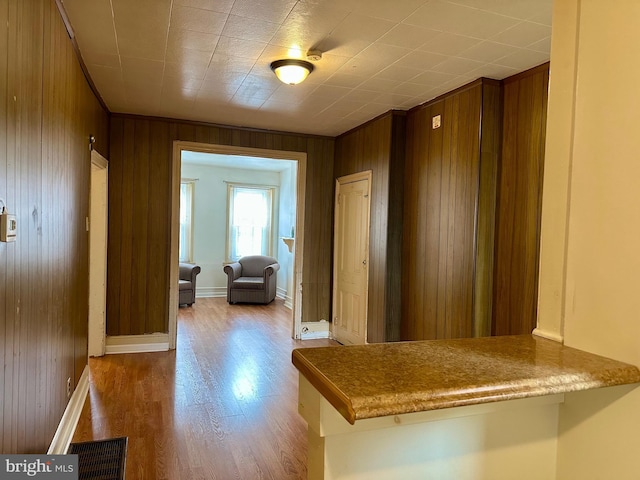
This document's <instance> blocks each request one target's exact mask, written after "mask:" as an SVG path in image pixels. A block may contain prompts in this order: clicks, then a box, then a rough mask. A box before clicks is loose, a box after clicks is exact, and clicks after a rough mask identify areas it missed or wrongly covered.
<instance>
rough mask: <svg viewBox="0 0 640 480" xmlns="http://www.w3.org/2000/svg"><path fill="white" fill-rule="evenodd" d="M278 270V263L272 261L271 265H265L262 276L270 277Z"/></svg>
mask: <svg viewBox="0 0 640 480" xmlns="http://www.w3.org/2000/svg"><path fill="white" fill-rule="evenodd" d="M278 270H280V264H279V263H272V264H271V265H267V266H266V267H264V277H265V278H267V277H270V276H271V275H273V274H274V273H275V272H277V271H278Z"/></svg>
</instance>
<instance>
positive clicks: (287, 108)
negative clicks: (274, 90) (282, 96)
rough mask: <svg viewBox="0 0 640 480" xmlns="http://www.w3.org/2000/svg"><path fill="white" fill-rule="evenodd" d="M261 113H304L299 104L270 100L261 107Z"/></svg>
mask: <svg viewBox="0 0 640 480" xmlns="http://www.w3.org/2000/svg"><path fill="white" fill-rule="evenodd" d="M260 110H261V111H265V112H274V113H295V112H300V111H302V108H301V107H300V104H299V103H287V102H279V101H277V100H274V99H273V98H269V99H268V100H267V101H265V102H264V103H263V104H262V105H261V106H260Z"/></svg>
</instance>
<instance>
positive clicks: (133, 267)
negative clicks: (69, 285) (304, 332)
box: [107, 115, 334, 335]
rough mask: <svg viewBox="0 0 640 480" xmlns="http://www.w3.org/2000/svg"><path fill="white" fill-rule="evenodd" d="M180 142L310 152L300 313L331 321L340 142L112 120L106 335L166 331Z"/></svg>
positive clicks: (183, 123)
mask: <svg viewBox="0 0 640 480" xmlns="http://www.w3.org/2000/svg"><path fill="white" fill-rule="evenodd" d="M175 140H182V141H190V142H201V143H209V144H217V145H233V146H239V147H252V148H265V149H272V150H286V151H295V152H306V153H307V184H306V204H305V231H304V234H305V237H304V238H305V242H304V252H303V262H304V273H303V280H302V284H303V285H302V288H303V302H302V316H303V321H317V320H320V319H322V318H324V319H326V320H328V319H329V315H330V301H331V300H330V298H331V297H330V295H331V234H332V191H333V184H332V181H333V154H334V139H332V138H326V137H314V136H305V135H298V134H286V133H277V132H268V131H257V130H249V129H241V128H232V127H224V126H216V125H207V124H200V123H195V122H186V121H174V120H167V119H157V118H146V117H137V116H126V115H112V120H111V158H110V162H109V163H110V165H109V239H108V252H107V255H108V260H107V262H108V263H107V269H108V271H107V334H108V335H139V334H145V333H153V332H167V331H168V323H167V319H168V311H169V310H168V309H169V295H168V292H169V282H170V279H169V235H170V211H171V208H170V207H171V190H170V186H171V182H172V181H173V179H172V178H171V166H172V155H173V142H174V141H175ZM220 268H222V266H220Z"/></svg>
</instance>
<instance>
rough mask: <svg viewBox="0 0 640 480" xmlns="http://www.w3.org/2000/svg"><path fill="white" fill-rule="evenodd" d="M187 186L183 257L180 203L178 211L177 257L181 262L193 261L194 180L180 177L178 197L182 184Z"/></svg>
mask: <svg viewBox="0 0 640 480" xmlns="http://www.w3.org/2000/svg"><path fill="white" fill-rule="evenodd" d="M183 185H186V186H187V195H188V205H187V212H186V217H187V219H186V222H185V223H186V224H187V226H186V232H185V235H184V237H185V241H184V244H185V246H186V255H185V256H184V257H181V256H180V246H181V245H182V240H183V234H182V228H183V222H182V203H180V212H179V224H180V226H179V240H178V258H179V261H180V262H181V263H193V217H194V215H193V212H194V199H195V190H196V181H195V180H194V179H191V178H182V179H180V197H181V198H182V186H183Z"/></svg>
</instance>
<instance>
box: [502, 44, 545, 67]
mask: <svg viewBox="0 0 640 480" xmlns="http://www.w3.org/2000/svg"><path fill="white" fill-rule="evenodd" d="M548 60H549V55H548V54H546V53H542V52H535V51H533V50H527V49H524V48H522V49H520V50H518V51H517V52H516V53H513V54H511V55H507V56H506V57H503V58H500V59H499V60H496V61H495V62H494V63H497V64H498V65H504V66H505V67H511V68H516V69H518V70H520V71H523V70H526V69H528V68H532V67H535V66H537V65H540V64H542V63H544V62H546V61H548Z"/></svg>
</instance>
